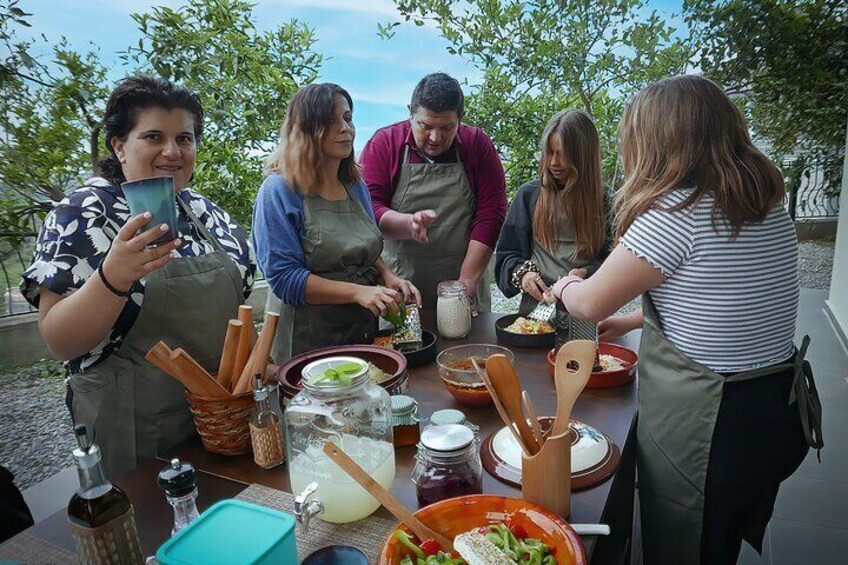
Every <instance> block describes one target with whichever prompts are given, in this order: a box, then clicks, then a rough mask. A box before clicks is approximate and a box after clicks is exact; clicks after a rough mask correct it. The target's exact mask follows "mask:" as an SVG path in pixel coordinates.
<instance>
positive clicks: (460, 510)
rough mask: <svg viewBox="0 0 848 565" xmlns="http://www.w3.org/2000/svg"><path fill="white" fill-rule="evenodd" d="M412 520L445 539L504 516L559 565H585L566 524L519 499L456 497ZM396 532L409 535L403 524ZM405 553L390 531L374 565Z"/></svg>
mask: <svg viewBox="0 0 848 565" xmlns="http://www.w3.org/2000/svg"><path fill="white" fill-rule="evenodd" d="M414 516H415V517H416V518H418V519H419V520H421V521H422V522H424V523H425V524H427V525H428V526H431V527H433V528H436V529H438V530H439V533H442V534H444V535H446V536H448V537H449V538H454V537H456V536H458V535H459V534H461V533H464V532H467V531H469V530H472V529H474V528H481V527H484V526H488V525H489V524H496V523H498V522H502V521H503V520H504V518H505V516H508V517H509V520H510V522H511V523H513V524H517V525H520V526H522V527H523V528H524V529H525V530H526V531H527V535H528V537H531V538H536V539H538V540H541V541H542V542H543V543H544V544H545V545H547V546H548V547H550V548H551V549H552V550H553V551H554V555H555V556H556V558H557V563H559V565H584V564H585V563H587V562H588V560H587V559H586V553H585V551H584V550H583V544H582V543H581V542H580V536H578V535H577V533H576V532H575V531H574V529H572V527H571V526H569V525H568V522H566V521H565V520H563V519H562V518H560V517H559V516H557V515H556V514H554V513H552V512H549V511H548V510H545V509H544V508H542V507H541V506H538V505H536V504H533V503H530V502H527V501H525V500H521V499H520V498H509V497H506V496H495V495H490V494H472V495H469V496H460V497H457V498H449V499H447V500H442V501H441V502H436V503H435V504H431V505H430V506H426V507H424V508H422V509H420V510H418V511H417V512H415V514H414ZM398 529H402V530H404V531H405V532H406V533H408V534H410V535H412V533H411V532H410V530H409V529H408V528H407V527H406V526H404V525H403V524H399V525H398V526H397V528H395V530H398ZM409 553H410V552H409V550H408V549H406V548H405V547H404V546H403V545H402V544H401V543H400V542H399V541H398V540H397V539H396V538H395V537H394V531H392V532H391V533H390V534H389V536H388V537H387V538H386V541H384V542H383V547H382V548H381V550H380V556H379V558H378V559H377V565H398V564H399V563H400V562H401V560H402V559H403V558H404V556H406V555H408V554H409Z"/></svg>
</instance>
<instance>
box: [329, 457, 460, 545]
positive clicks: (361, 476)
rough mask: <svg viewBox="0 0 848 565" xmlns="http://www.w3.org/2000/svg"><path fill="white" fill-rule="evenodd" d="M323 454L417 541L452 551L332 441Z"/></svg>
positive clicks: (435, 533) (445, 540)
mask: <svg viewBox="0 0 848 565" xmlns="http://www.w3.org/2000/svg"><path fill="white" fill-rule="evenodd" d="M324 453H326V454H327V457H329V458H330V459H332V461H333V462H334V463H335V464H336V465H338V466H339V467H341V468H342V469H344V471H345V472H346V473H347V474H348V475H350V476H351V478H353V479H354V480H355V481H356V482H357V483H359V484H360V485H361V486H362V488H364V489H365V490H367V491H368V493H369V494H370V495H371V496H373V497H374V498H376V499H377V500H378V501H380V504H382V505H383V506H385V507H386V510H388V511H389V512H391V513H392V514H394V516H395V518H397V519H398V520H400V521H401V522H403V523H404V524H406V525H407V527H408V528H409V529H410V530H412V533H414V534H415V535H416V536H418V539H419V540H421V541H424V540H426V539H434V540H436V543H438V544H439V545H441V546H442V549H444V550H445V551H453V541H451V540H450V539H448V538H447V537H445V536H443V535H442V534H440V533H438V532H436V531H434V530H432V529H430V528H429V527H428V526H427V525H425V524H424V523H423V522H421V521H420V520H419V519H418V518H416V517H414V516H413V515H412V511H411V510H409V509H408V508H407V507H406V506H404V505H403V503H402V502H401V501H400V500H398V499H397V498H395V497H394V495H392V493H390V492H389V491H387V490H386V489H384V488H383V487H382V486H381V485H380V484H379V483H378V482H377V481H375V480H374V479H373V478H372V477H371V475H369V474H368V473H366V472H365V469H363V468H362V467H360V466H359V464H357V463H356V461H354V460H353V459H351V458H350V457H348V455H347V453H345V452H344V451H343V450H342V448H340V447H339V446H338V445H336V444H335V443H333V442H332V441H328V442H327V443H326V444H324Z"/></svg>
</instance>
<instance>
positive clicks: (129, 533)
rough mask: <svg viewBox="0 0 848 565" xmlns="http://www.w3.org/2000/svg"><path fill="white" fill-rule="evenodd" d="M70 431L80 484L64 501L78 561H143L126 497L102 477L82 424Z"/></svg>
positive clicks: (96, 454)
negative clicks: (76, 445) (74, 444)
mask: <svg viewBox="0 0 848 565" xmlns="http://www.w3.org/2000/svg"><path fill="white" fill-rule="evenodd" d="M74 433H75V434H76V438H77V444H78V447H77V448H76V449H74V451H73V457H74V464H75V465H76V467H77V473H78V474H79V483H80V487H79V490H78V491H77V492H76V493H75V494H74V495H73V496H72V497H71V500H70V502H68V525H69V527H70V529H71V535H72V536H73V539H74V545H75V546H76V549H77V554H78V557H79V559H80V561H81V562H82V563H97V564H113V563H114V564H125V563H144V558H143V557H142V555H141V547H140V544H139V541H138V531H137V530H136V526H135V514H134V511H133V507H132V504H131V503H130V499H129V498H128V497H127V495H126V494H125V493H124V491H122V490H121V489H120V488H118V487H117V486H115V485H113V484H112V483H110V482H109V481H108V480H107V479H106V477H105V475H104V474H103V465H102V463H101V457H100V449H99V448H98V447H97V445H96V444H93V443H91V442H90V441H89V439H88V436H87V434H86V427H85V424H77V425H76V426H75V427H74Z"/></svg>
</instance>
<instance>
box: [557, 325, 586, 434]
mask: <svg viewBox="0 0 848 565" xmlns="http://www.w3.org/2000/svg"><path fill="white" fill-rule="evenodd" d="M596 349H597V347H596V346H595V342H594V341H589V340H585V339H581V340H574V341H569V342H567V343H566V344H565V345H563V346H562V347H560V349H559V352H558V353H557V357H556V366H555V368H554V381H555V383H556V391H557V412H556V420H554V425H553V428H552V429H551V436H557V435H559V434H561V433H564V432H566V431H567V430H568V421H569V419H570V418H571V409H572V408H573V407H574V402H575V401H576V400H577V397H578V396H580V393H581V392H583V389H584V388H585V387H586V383H587V382H589V377H591V376H592V366H593V365H594V362H595V351H596ZM570 362H574V363H576V364H577V370H576V371H572V370H571V369H569V368H568V365H569V363H570Z"/></svg>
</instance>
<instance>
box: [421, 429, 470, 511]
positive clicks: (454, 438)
mask: <svg viewBox="0 0 848 565" xmlns="http://www.w3.org/2000/svg"><path fill="white" fill-rule="evenodd" d="M415 459H416V463H415V468H414V469H413V470H412V482H414V483H415V485H416V489H415V491H416V495H417V497H418V506H419V508H423V507H424V506H427V505H428V504H432V503H434V502H438V501H440V500H444V499H446V498H454V497H456V496H464V495H466V494H480V493H482V492H483V465H482V464H481V462H480V455H479V454H478V452H477V441H476V438H475V437H474V432H472V431H471V430H470V429H469V428H468V427H466V426H463V425H460V424H448V425H443V426H430V427H428V428H427V429H426V430H424V431H423V432H422V433H421V441H420V443H419V444H418V453H417V455H416V456H415Z"/></svg>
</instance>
